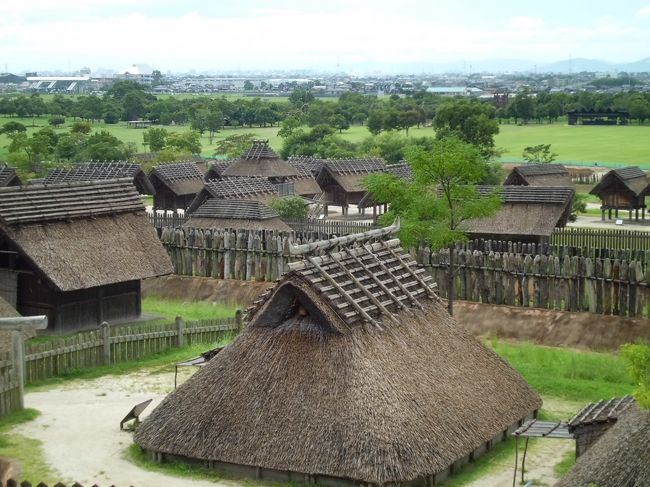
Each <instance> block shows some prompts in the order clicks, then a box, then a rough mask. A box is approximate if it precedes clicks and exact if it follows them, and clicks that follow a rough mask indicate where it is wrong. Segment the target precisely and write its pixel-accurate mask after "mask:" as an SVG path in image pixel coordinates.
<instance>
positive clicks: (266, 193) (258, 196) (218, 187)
mask: <svg viewBox="0 0 650 487" xmlns="http://www.w3.org/2000/svg"><path fill="white" fill-rule="evenodd" d="M279 196H280V195H279V193H278V187H277V185H275V184H272V183H271V182H269V180H268V179H266V178H238V177H229V178H223V179H211V180H209V181H206V182H205V183H204V184H203V189H201V191H199V193H198V194H197V195H196V197H195V198H194V199H193V200H192V203H191V204H190V205H189V206H188V208H187V211H188V212H189V213H192V212H194V211H196V210H197V209H198V208H199V207H200V206H201V205H202V204H203V203H204V202H205V201H207V200H209V199H211V198H217V199H226V200H256V201H261V202H263V203H268V202H269V201H271V200H272V199H273V198H278V197H279Z"/></svg>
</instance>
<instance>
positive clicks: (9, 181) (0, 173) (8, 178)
mask: <svg viewBox="0 0 650 487" xmlns="http://www.w3.org/2000/svg"><path fill="white" fill-rule="evenodd" d="M21 184H23V183H22V181H21V180H20V178H19V177H18V175H17V174H16V169H15V168H13V167H9V166H8V165H7V164H0V188H5V187H7V186H20V185H21Z"/></svg>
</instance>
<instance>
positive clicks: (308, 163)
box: [287, 156, 325, 177]
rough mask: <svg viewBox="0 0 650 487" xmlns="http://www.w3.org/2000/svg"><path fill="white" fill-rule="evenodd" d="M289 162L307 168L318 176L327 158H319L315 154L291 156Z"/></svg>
mask: <svg viewBox="0 0 650 487" xmlns="http://www.w3.org/2000/svg"><path fill="white" fill-rule="evenodd" d="M287 162H288V163H289V164H291V165H292V166H293V167H296V168H298V167H301V168H305V169H307V170H308V171H309V172H310V173H311V175H312V176H314V177H316V176H318V173H319V172H320V170H321V169H322V167H323V163H324V162H325V159H319V158H317V157H313V156H291V157H289V159H287Z"/></svg>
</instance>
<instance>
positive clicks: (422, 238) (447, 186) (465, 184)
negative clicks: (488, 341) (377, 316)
mask: <svg viewBox="0 0 650 487" xmlns="http://www.w3.org/2000/svg"><path fill="white" fill-rule="evenodd" d="M406 160H407V161H408V163H409V165H410V166H411V169H412V170H413V176H414V177H413V181H412V182H408V181H404V180H399V179H397V178H395V177H394V176H392V175H387V174H373V175H370V176H368V177H367V178H366V179H365V184H366V187H367V189H368V191H369V192H370V193H371V194H372V195H373V198H374V199H375V201H378V202H381V203H388V204H389V205H390V210H389V211H388V212H387V213H385V214H384V215H382V217H381V218H382V220H381V221H382V223H384V224H388V223H390V222H392V221H393V220H394V218H395V217H398V216H399V217H400V218H401V229H400V238H401V239H402V241H403V242H404V244H405V245H408V246H412V247H415V246H417V245H419V244H421V243H424V244H426V245H429V246H431V248H432V249H434V250H435V249H441V248H444V247H447V248H448V249H449V267H448V269H447V288H448V291H447V292H448V301H447V309H448V311H449V314H453V307H454V304H453V303H454V299H455V287H454V275H455V272H456V268H455V258H454V257H455V255H454V254H455V249H454V245H455V244H456V243H457V242H462V241H465V240H467V238H468V237H467V231H466V228H467V227H466V226H465V225H466V223H467V221H468V220H471V219H474V218H485V217H488V216H491V215H493V214H494V213H495V212H496V211H497V209H498V208H499V206H500V204H501V200H500V198H499V197H498V196H497V195H496V194H491V195H487V196H481V195H479V193H478V190H477V188H476V184H477V183H478V182H479V181H481V179H482V178H483V177H484V175H485V172H486V171H487V163H486V162H485V159H484V158H483V157H482V155H481V153H480V152H479V151H478V150H477V148H476V147H474V146H472V145H471V144H468V143H466V142H464V141H462V140H460V139H459V138H457V137H446V138H443V139H439V140H437V141H436V142H435V143H434V145H433V149H432V150H430V151H429V150H426V149H424V148H422V147H417V146H416V147H412V148H409V149H408V150H407V152H406Z"/></svg>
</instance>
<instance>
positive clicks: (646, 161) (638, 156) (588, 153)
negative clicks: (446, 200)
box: [0, 117, 650, 169]
mask: <svg viewBox="0 0 650 487" xmlns="http://www.w3.org/2000/svg"><path fill="white" fill-rule="evenodd" d="M10 120H13V121H18V122H21V123H23V124H25V125H27V126H28V127H29V128H28V131H29V132H30V133H31V132H32V131H34V130H38V129H39V128H42V127H46V126H48V124H47V117H40V118H33V119H32V118H27V119H21V118H7V117H0V126H2V124H4V123H5V122H7V121H10ZM71 123H72V120H71V119H68V120H67V121H66V124H65V125H64V126H63V127H62V128H59V129H57V131H60V132H64V131H66V130H68V129H69V127H70V125H71ZM93 128H94V129H95V130H108V131H109V132H111V133H112V134H113V135H115V136H116V137H117V138H119V139H120V140H122V141H124V142H134V143H135V144H136V145H137V147H138V150H139V151H144V146H143V145H142V133H143V130H142V129H133V128H128V127H127V126H126V123H125V122H120V123H118V124H114V125H107V124H104V123H100V122H97V123H94V124H93ZM165 128H166V129H167V130H169V131H177V132H183V131H186V130H189V126H188V125H185V126H174V127H165ZM499 129H500V131H499V134H498V135H497V136H496V141H495V142H496V146H497V147H498V148H499V149H501V150H502V160H503V161H504V162H517V161H521V154H522V152H523V150H524V148H525V147H527V146H531V145H537V144H551V145H552V150H553V152H555V153H557V154H558V157H557V161H558V162H564V163H571V164H581V165H586V166H593V165H595V164H597V165H598V166H606V167H620V166H624V165H631V164H633V165H639V166H641V167H644V168H647V169H650V125H649V126H636V125H630V126H627V127H594V126H569V125H566V123H557V124H552V125H538V124H530V125H525V126H519V125H514V124H504V125H500V127H499ZM278 130H279V127H252V128H248V127H244V128H236V129H232V128H226V129H224V130H222V131H221V132H219V133H218V134H216V136H215V138H214V140H213V143H212V144H210V141H209V137H208V135H207V133H206V134H204V135H203V137H202V139H201V143H202V145H203V150H202V155H203V156H204V157H211V156H212V155H213V154H214V147H215V143H216V142H217V141H218V140H220V139H223V138H225V137H227V136H229V135H233V134H237V133H249V132H250V133H254V134H256V136H258V137H259V138H264V139H269V143H270V144H271V147H273V148H274V149H275V150H280V148H281V147H282V139H281V138H280V137H278V135H277V132H278ZM433 134H434V132H433V129H432V128H431V127H420V128H417V127H414V128H412V129H411V130H410V131H409V137H423V136H433ZM341 136H342V137H344V138H345V139H347V140H350V141H352V142H360V141H362V140H363V139H364V138H366V137H369V136H370V133H369V132H368V130H367V129H366V127H365V126H360V125H355V126H352V127H350V128H349V129H347V130H344V131H343V133H342V134H341ZM8 143H9V141H8V139H7V137H6V136H5V135H0V160H4V159H6V158H7V155H8V151H7V147H6V146H7V145H8Z"/></svg>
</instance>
